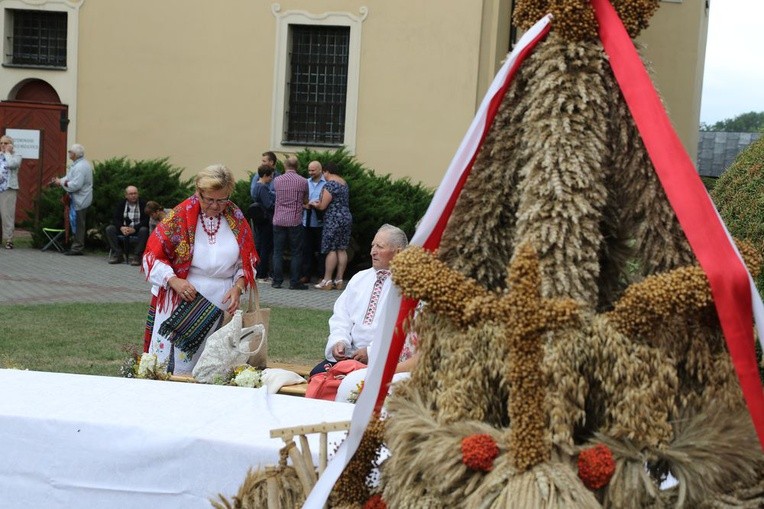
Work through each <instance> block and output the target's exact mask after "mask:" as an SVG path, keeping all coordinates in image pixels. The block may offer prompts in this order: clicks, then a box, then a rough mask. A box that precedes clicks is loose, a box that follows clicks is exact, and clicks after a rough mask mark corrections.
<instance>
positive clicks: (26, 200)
mask: <svg viewBox="0 0 764 509" xmlns="http://www.w3.org/2000/svg"><path fill="white" fill-rule="evenodd" d="M68 123H69V121H68V108H67V106H66V105H64V104H44V103H34V102H24V101H5V102H0V132H1V133H5V131H6V129H33V130H37V131H40V158H39V159H38V160H26V159H24V160H23V161H22V163H21V168H20V170H19V194H18V199H17V201H16V222H17V223H19V222H21V221H23V220H25V219H27V218H29V217H32V218H34V219H35V222H36V220H37V219H38V218H37V214H36V212H35V199H36V198H37V197H38V196H39V193H40V191H41V189H42V188H43V187H44V186H46V185H47V183H48V182H50V179H52V178H53V177H57V176H62V175H64V174H65V173H66V127H67V125H68Z"/></svg>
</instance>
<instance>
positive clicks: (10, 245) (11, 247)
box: [5, 240, 13, 249]
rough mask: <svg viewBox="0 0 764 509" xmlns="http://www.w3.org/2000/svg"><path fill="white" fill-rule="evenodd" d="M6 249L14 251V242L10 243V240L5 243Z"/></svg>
mask: <svg viewBox="0 0 764 509" xmlns="http://www.w3.org/2000/svg"><path fill="white" fill-rule="evenodd" d="M5 249H13V242H12V241H10V240H9V241H8V242H6V243H5Z"/></svg>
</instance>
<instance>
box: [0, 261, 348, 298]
mask: <svg viewBox="0 0 764 509" xmlns="http://www.w3.org/2000/svg"><path fill="white" fill-rule="evenodd" d="M107 258H108V257H107V255H106V253H95V254H92V253H88V254H86V255H85V256H63V255H62V254H60V253H58V252H56V251H45V252H42V251H40V250H39V249H33V248H16V249H12V250H7V249H2V248H1V247H0V306H3V305H12V304H48V303H54V302H146V303H148V301H149V294H150V292H149V289H150V285H149V284H148V283H147V282H146V280H145V276H144V274H143V273H142V272H140V270H139V268H138V267H132V266H130V265H126V264H119V265H109V264H108V263H107V262H106V260H107ZM258 289H259V290H260V302H261V305H262V306H264V307H266V306H278V307H291V308H308V309H321V310H329V311H330V310H331V309H332V307H333V306H334V301H335V300H336V299H337V297H338V296H339V294H340V292H338V291H325V290H316V289H314V288H312V287H311V288H310V289H309V290H303V291H301V290H288V289H279V290H275V289H273V288H271V287H270V285H269V284H261V285H259V286H258Z"/></svg>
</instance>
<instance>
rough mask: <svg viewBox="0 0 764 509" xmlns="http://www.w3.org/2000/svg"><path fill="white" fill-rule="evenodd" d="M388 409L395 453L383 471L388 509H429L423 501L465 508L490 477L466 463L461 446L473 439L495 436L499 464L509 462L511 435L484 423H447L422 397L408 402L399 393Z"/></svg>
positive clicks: (389, 442)
mask: <svg viewBox="0 0 764 509" xmlns="http://www.w3.org/2000/svg"><path fill="white" fill-rule="evenodd" d="M386 408H387V410H388V412H389V414H390V416H389V418H388V424H387V429H386V432H385V443H386V444H387V446H388V447H389V448H390V450H391V451H393V454H392V455H391V457H390V458H389V459H388V460H387V461H386V462H385V465H384V468H383V471H382V484H383V486H384V492H383V498H384V499H385V501H386V502H387V504H388V507H396V508H399V507H400V508H414V507H416V508H419V507H427V505H418V504H419V501H422V500H425V501H426V500H430V501H433V502H434V501H437V505H433V507H462V506H463V503H464V499H465V498H466V497H467V496H469V494H470V493H472V492H473V491H475V489H476V488H477V487H478V486H479V485H480V484H481V483H482V479H483V478H484V477H485V475H486V474H485V473H484V472H482V471H474V470H470V469H469V468H467V467H466V466H465V465H464V464H463V463H462V454H461V442H462V439H464V438H465V437H467V436H470V435H474V434H488V435H490V436H491V437H493V439H494V440H495V441H496V443H497V444H498V445H499V448H500V450H501V452H500V456H499V458H501V457H502V456H506V454H502V453H503V452H506V450H505V449H502V447H503V445H502V444H504V443H506V430H505V429H497V428H495V427H493V426H489V425H487V424H485V423H482V422H479V421H468V420H463V421H460V422H454V423H441V422H439V420H438V419H437V418H436V417H435V414H434V412H432V411H431V410H429V409H428V408H427V406H426V404H425V403H424V401H423V400H422V398H421V397H420V395H419V394H416V393H414V394H408V395H407V397H406V398H405V399H404V398H402V397H400V394H399V393H398V391H395V393H394V394H393V396H392V397H390V398H388V400H387V404H386ZM497 461H498V459H497ZM495 468H498V467H495Z"/></svg>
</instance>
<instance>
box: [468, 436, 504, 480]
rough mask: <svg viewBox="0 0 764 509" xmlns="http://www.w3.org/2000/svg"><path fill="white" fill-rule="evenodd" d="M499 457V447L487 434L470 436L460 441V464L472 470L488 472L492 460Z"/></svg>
mask: <svg viewBox="0 0 764 509" xmlns="http://www.w3.org/2000/svg"><path fill="white" fill-rule="evenodd" d="M498 455H499V446H498V445H496V442H495V441H494V439H493V437H491V435H487V434H481V435H470V436H468V437H464V438H463V439H462V463H464V464H465V465H467V468H471V469H472V470H482V471H483V472H490V471H491V470H492V469H493V460H494V459H496V456H498Z"/></svg>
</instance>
